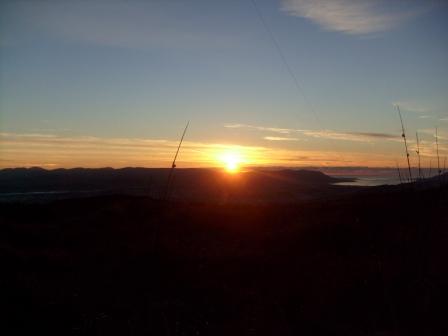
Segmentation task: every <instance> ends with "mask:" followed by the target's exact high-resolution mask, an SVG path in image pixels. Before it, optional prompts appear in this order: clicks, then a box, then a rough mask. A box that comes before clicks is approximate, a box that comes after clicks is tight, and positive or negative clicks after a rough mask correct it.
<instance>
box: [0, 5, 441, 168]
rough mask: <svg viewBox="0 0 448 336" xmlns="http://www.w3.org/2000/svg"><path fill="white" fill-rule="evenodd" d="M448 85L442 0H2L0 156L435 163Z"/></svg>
mask: <svg viewBox="0 0 448 336" xmlns="http://www.w3.org/2000/svg"><path fill="white" fill-rule="evenodd" d="M447 93H448V4H447V3H446V2H445V1H442V0H440V1H437V0H434V1H430V0H425V1H419V0H388V1H382V0H370V1H368V0H314V1H313V0H282V1H281V0H226V1H218V0H215V1H211V0H189V1H181V0H171V1H166V0H165V1H164V0H153V1H143V0H141V1H139V0H127V1H125V0H122V1H119V0H97V1H95V0H92V1H83V0H79V1H68V0H59V1H51V0H42V1H23V0H15V1H8V0H6V1H5V0H4V1H1V2H0V168H5V167H29V166H41V167H45V168H59V167H66V168H69V167H79V166H84V167H105V166H110V167H127V166H143V167H167V166H168V167H169V166H170V164H171V161H172V158H173V156H174V153H175V151H176V147H177V144H178V141H179V139H180V136H181V134H182V131H183V128H184V127H185V124H186V123H187V121H188V120H189V121H190V126H189V129H188V131H187V134H186V138H185V142H184V145H183V147H182V150H181V152H180V155H179V158H178V167H203V166H216V165H219V164H220V158H221V157H223V155H224V156H225V153H238V157H240V158H241V161H242V163H243V164H244V165H247V166H251V165H261V166H297V167H299V166H368V167H395V165H396V163H398V164H399V165H400V166H404V165H405V155H404V146H403V143H402V139H401V126H400V120H399V118H398V114H397V111H396V109H395V108H394V105H396V104H398V105H399V107H400V109H401V112H402V115H403V120H404V123H405V127H406V134H407V136H408V143H409V148H410V153H411V162H412V164H414V165H415V164H416V162H417V161H416V160H417V157H416V153H415V151H416V149H417V148H416V141H415V138H416V136H415V133H416V132H417V131H418V133H419V137H420V153H421V159H422V165H423V166H428V165H429V164H432V165H433V166H434V164H435V162H436V160H437V159H436V146H435V137H434V133H435V128H436V127H437V128H438V140H439V154H440V157H441V158H442V159H441V160H443V158H444V157H446V156H448V97H447Z"/></svg>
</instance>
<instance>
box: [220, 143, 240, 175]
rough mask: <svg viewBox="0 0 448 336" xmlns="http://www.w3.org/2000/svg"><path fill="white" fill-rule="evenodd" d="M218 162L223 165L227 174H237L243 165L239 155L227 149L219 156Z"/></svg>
mask: <svg viewBox="0 0 448 336" xmlns="http://www.w3.org/2000/svg"><path fill="white" fill-rule="evenodd" d="M219 161H220V162H221V163H223V164H224V168H225V170H226V171H227V172H229V173H232V174H234V173H237V172H238V171H240V166H241V164H242V163H243V158H242V156H241V153H240V152H239V151H237V150H235V149H229V150H227V151H226V152H224V153H221V154H220V155H219Z"/></svg>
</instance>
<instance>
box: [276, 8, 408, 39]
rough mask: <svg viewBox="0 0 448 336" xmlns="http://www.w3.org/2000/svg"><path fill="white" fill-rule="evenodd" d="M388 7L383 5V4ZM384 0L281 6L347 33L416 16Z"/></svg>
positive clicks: (377, 28)
mask: <svg viewBox="0 0 448 336" xmlns="http://www.w3.org/2000/svg"><path fill="white" fill-rule="evenodd" d="M387 5H388V6H389V8H385V7H386V6H387ZM404 5H405V4H403V7H404ZM403 7H398V8H397V7H393V8H394V9H395V10H392V7H391V6H390V3H388V2H386V1H381V0H380V1H372V0H283V1H282V9H283V10H284V11H286V12H287V13H288V14H290V15H294V16H300V17H304V18H306V19H309V20H311V21H313V22H314V23H316V24H318V25H320V26H321V27H323V28H324V29H326V30H330V31H338V32H343V33H347V34H370V33H375V32H381V31H386V30H389V29H391V28H393V27H395V26H397V25H399V24H400V23H402V22H403V21H405V20H406V19H408V18H409V17H412V16H414V15H416V11H415V10H414V11H411V10H409V9H407V8H403Z"/></svg>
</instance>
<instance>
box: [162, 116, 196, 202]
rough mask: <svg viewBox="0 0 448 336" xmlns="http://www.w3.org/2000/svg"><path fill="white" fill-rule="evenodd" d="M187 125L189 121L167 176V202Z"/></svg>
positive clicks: (165, 198) (186, 127) (165, 197)
mask: <svg viewBox="0 0 448 336" xmlns="http://www.w3.org/2000/svg"><path fill="white" fill-rule="evenodd" d="M188 125H190V121H188V122H187V126H185V129H184V132H183V133H182V137H181V138H180V142H179V146H177V151H176V155H174V159H173V163H172V164H171V169H170V174H169V175H168V181H167V183H166V190H165V196H164V200H168V196H169V194H170V188H171V183H172V180H173V174H174V168H176V160H177V155H178V154H179V150H180V146H182V142H183V141H184V137H185V133H187V129H188Z"/></svg>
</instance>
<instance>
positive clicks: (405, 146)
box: [395, 105, 412, 182]
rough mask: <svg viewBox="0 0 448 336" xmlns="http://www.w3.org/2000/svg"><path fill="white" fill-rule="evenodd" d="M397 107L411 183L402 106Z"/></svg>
mask: <svg viewBox="0 0 448 336" xmlns="http://www.w3.org/2000/svg"><path fill="white" fill-rule="evenodd" d="M395 107H396V108H397V111H398V116H399V117H400V122H401V131H402V133H401V136H402V137H403V141H404V148H405V150H406V159H407V160H408V170H409V182H412V172H411V162H410V161H409V151H408V143H407V141H406V133H405V131H404V124H403V118H402V117H401V111H400V106H398V105H395Z"/></svg>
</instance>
